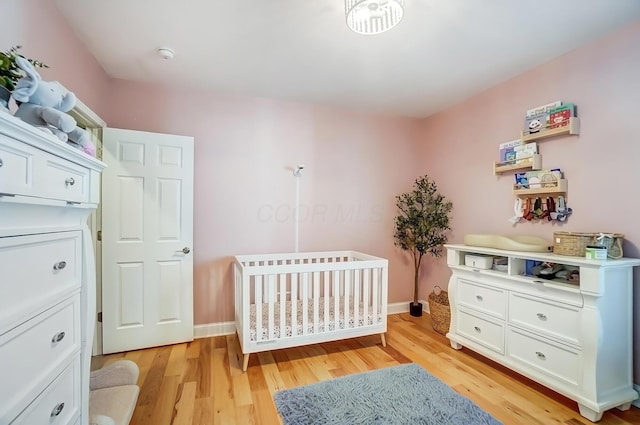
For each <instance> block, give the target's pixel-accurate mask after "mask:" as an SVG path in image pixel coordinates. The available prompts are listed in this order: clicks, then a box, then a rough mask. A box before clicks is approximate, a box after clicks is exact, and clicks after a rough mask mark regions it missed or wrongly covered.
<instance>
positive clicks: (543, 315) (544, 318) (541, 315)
mask: <svg viewBox="0 0 640 425" xmlns="http://www.w3.org/2000/svg"><path fill="white" fill-rule="evenodd" d="M536 316H538V319H540V320H547V315H546V314H542V313H538V314H536Z"/></svg>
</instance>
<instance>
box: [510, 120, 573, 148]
mask: <svg viewBox="0 0 640 425" xmlns="http://www.w3.org/2000/svg"><path fill="white" fill-rule="evenodd" d="M563 123H564V125H563ZM563 123H560V124H550V125H548V126H547V127H545V128H544V129H542V130H540V131H537V132H535V133H531V132H529V131H527V130H524V131H523V132H522V137H521V139H522V142H523V143H528V142H533V141H536V140H542V139H547V138H549V137H555V136H562V135H576V134H580V120H579V119H578V117H571V118H569V122H568V123H567V122H566V121H563ZM551 127H554V128H551Z"/></svg>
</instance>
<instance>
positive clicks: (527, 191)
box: [513, 179, 567, 197]
mask: <svg viewBox="0 0 640 425" xmlns="http://www.w3.org/2000/svg"><path fill="white" fill-rule="evenodd" d="M532 186H540V187H528V188H525V187H522V185H519V184H514V185H513V194H514V195H516V196H522V197H530V196H531V195H562V194H565V193H567V180H566V179H560V180H556V181H554V182H543V183H535V184H533V185H532Z"/></svg>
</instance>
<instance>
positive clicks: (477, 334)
mask: <svg viewBox="0 0 640 425" xmlns="http://www.w3.org/2000/svg"><path fill="white" fill-rule="evenodd" d="M457 333H458V334H460V335H463V336H465V337H467V338H469V339H471V340H473V341H475V342H477V343H479V344H482V345H484V346H485V347H487V348H490V349H492V350H493V351H496V352H498V353H500V354H504V325H502V324H501V323H494V322H492V321H489V320H486V319H483V318H481V317H477V316H474V315H473V314H469V313H467V312H466V311H463V310H459V311H458V321H457Z"/></svg>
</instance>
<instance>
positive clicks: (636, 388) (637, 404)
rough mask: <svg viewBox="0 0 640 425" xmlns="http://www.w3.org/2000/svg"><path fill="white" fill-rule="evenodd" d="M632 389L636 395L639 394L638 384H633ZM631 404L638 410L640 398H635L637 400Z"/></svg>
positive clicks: (639, 386)
mask: <svg viewBox="0 0 640 425" xmlns="http://www.w3.org/2000/svg"><path fill="white" fill-rule="evenodd" d="M633 389H634V390H636V392H637V393H638V394H640V385H638V384H633ZM631 404H633V405H634V406H636V407H637V408H639V409H640V398H637V399H635V400H633V401H632V402H631Z"/></svg>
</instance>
